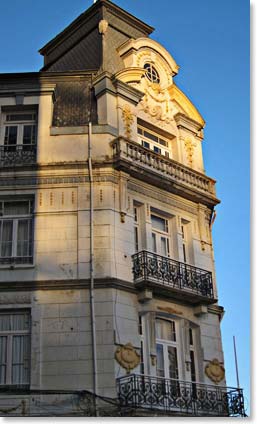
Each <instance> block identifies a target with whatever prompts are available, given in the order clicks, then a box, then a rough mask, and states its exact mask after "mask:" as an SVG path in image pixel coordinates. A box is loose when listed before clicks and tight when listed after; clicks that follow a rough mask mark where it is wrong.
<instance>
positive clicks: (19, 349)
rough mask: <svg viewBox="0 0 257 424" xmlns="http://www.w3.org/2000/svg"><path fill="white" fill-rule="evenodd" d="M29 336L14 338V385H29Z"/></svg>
mask: <svg viewBox="0 0 257 424" xmlns="http://www.w3.org/2000/svg"><path fill="white" fill-rule="evenodd" d="M29 351H30V337H29V336H13V345H12V384H28V383H29V356H30V355H29Z"/></svg>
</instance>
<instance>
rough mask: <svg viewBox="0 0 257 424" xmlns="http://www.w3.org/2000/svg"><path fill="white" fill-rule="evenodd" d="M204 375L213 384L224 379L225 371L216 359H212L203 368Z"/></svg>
mask: <svg viewBox="0 0 257 424" xmlns="http://www.w3.org/2000/svg"><path fill="white" fill-rule="evenodd" d="M205 374H206V375H207V377H208V378H209V379H210V380H211V381H213V382H214V383H216V384H218V383H220V382H221V381H222V380H223V379H224V377H225V369H224V367H223V366H222V365H221V364H220V362H219V361H218V359H216V358H215V359H213V360H212V361H210V362H209V364H207V365H206V367H205Z"/></svg>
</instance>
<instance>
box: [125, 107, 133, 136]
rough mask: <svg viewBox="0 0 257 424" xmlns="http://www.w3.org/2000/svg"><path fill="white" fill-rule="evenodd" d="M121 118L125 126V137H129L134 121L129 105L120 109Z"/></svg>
mask: <svg viewBox="0 0 257 424" xmlns="http://www.w3.org/2000/svg"><path fill="white" fill-rule="evenodd" d="M122 119H123V122H124V127H125V134H126V137H127V138H128V139H129V138H130V137H131V133H132V129H131V126H132V124H133V122H134V117H133V114H132V111H131V109H130V107H129V105H125V106H124V107H123V109H122Z"/></svg>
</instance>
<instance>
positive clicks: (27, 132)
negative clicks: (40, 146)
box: [23, 125, 36, 144]
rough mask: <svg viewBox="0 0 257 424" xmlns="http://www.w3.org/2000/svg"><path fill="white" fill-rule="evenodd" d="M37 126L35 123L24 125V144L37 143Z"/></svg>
mask: <svg viewBox="0 0 257 424" xmlns="http://www.w3.org/2000/svg"><path fill="white" fill-rule="evenodd" d="M35 141H36V127H35V125H24V127H23V144H35Z"/></svg>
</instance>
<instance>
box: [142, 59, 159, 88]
mask: <svg viewBox="0 0 257 424" xmlns="http://www.w3.org/2000/svg"><path fill="white" fill-rule="evenodd" d="M144 69H145V70H146V73H145V76H146V78H147V79H148V80H149V81H151V82H154V83H156V84H159V83H160V77H159V74H158V72H157V71H156V69H155V67H154V66H153V65H152V64H151V63H146V64H145V65H144Z"/></svg>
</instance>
